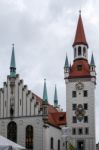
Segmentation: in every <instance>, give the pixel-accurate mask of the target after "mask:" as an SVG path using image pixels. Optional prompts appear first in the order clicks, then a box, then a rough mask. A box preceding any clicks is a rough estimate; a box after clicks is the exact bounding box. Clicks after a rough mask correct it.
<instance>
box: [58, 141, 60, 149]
mask: <svg viewBox="0 0 99 150" xmlns="http://www.w3.org/2000/svg"><path fill="white" fill-rule="evenodd" d="M58 150H60V140H58Z"/></svg>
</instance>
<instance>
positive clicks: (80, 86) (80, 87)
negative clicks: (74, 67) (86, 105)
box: [75, 82, 84, 90]
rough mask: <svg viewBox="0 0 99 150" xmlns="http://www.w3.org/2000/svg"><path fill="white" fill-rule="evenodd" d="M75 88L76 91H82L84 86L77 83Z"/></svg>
mask: <svg viewBox="0 0 99 150" xmlns="http://www.w3.org/2000/svg"><path fill="white" fill-rule="evenodd" d="M75 86H76V89H77V90H82V89H83V88H84V84H83V83H82V82H78V83H77V84H76V85H75Z"/></svg>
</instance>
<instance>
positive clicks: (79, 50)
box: [78, 46, 81, 56]
mask: <svg viewBox="0 0 99 150" xmlns="http://www.w3.org/2000/svg"><path fill="white" fill-rule="evenodd" d="M80 55H81V47H80V46H79V47H78V56H80Z"/></svg>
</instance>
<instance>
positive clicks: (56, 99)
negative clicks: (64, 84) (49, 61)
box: [54, 85, 58, 107]
mask: <svg viewBox="0 0 99 150" xmlns="http://www.w3.org/2000/svg"><path fill="white" fill-rule="evenodd" d="M54 106H55V107H57V106H58V97H57V88H56V85H55V93H54Z"/></svg>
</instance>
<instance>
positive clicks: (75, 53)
mask: <svg viewBox="0 0 99 150" xmlns="http://www.w3.org/2000/svg"><path fill="white" fill-rule="evenodd" d="M75 57H76V48H75V49H74V58H75Z"/></svg>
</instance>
